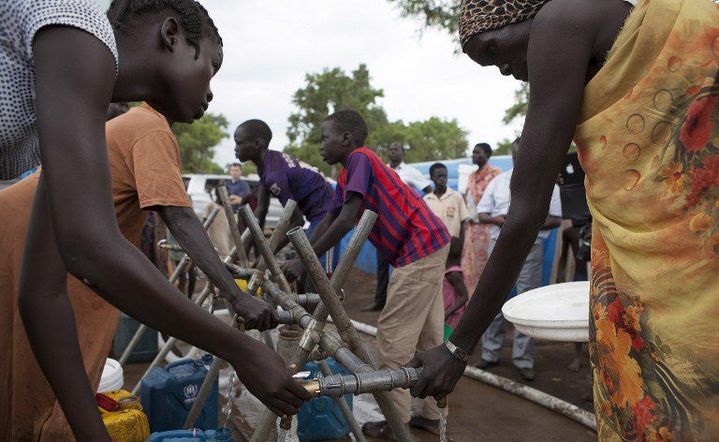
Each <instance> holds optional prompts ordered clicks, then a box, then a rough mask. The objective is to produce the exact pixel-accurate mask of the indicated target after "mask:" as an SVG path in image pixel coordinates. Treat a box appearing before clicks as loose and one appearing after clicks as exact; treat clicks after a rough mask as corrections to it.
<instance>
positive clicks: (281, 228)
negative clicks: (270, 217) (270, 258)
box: [247, 200, 297, 294]
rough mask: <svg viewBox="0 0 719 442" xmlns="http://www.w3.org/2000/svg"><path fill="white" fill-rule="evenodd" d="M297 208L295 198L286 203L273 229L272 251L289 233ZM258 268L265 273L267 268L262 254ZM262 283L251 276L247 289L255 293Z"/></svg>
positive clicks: (270, 244) (271, 237) (258, 261)
mask: <svg viewBox="0 0 719 442" xmlns="http://www.w3.org/2000/svg"><path fill="white" fill-rule="evenodd" d="M296 209H297V202H296V201H295V200H287V204H285V208H284V209H283V210H282V215H280V218H279V220H277V225H276V226H275V229H274V230H273V231H272V235H270V243H269V247H270V251H271V252H274V250H275V249H276V248H277V245H278V244H279V242H280V240H281V239H282V236H283V235H285V234H286V233H287V230H288V229H289V227H290V222H291V221H292V215H293V214H294V212H295V210H296ZM258 224H259V223H258ZM257 270H260V271H262V273H263V274H264V272H265V271H266V270H267V262H266V261H265V260H264V258H263V257H262V256H260V257H258V259H257ZM261 285H262V280H261V279H260V278H258V277H253V278H250V282H249V283H248V284H247V291H248V292H250V293H252V294H254V293H255V292H256V291H257V288H259V287H260V286H261Z"/></svg>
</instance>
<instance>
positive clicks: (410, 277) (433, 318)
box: [377, 247, 448, 422]
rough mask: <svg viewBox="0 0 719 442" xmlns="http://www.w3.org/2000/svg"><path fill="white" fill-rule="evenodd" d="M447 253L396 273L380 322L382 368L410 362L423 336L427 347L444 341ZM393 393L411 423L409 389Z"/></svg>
mask: <svg viewBox="0 0 719 442" xmlns="http://www.w3.org/2000/svg"><path fill="white" fill-rule="evenodd" d="M447 252H448V249H447V248H446V247H445V248H443V249H441V250H438V251H437V252H435V253H433V254H432V255H430V256H428V257H425V258H423V259H420V260H418V261H415V262H413V263H411V264H408V265H406V266H404V267H399V268H397V269H395V270H394V272H393V273H392V277H391V278H390V281H389V286H388V290H387V303H386V305H385V308H384V310H382V313H381V314H380V317H379V320H378V321H377V347H378V350H379V354H380V361H381V368H383V369H390V370H392V369H398V368H400V367H402V366H403V365H404V364H406V363H407V362H409V360H410V359H412V357H413V356H414V354H415V353H416V351H417V349H418V343H419V342H420V337H421V340H422V345H423V346H424V347H426V348H429V347H430V346H431V345H432V344H433V345H435V346H436V345H439V344H440V343H441V342H442V327H443V319H440V321H442V322H441V323H440V322H438V318H439V317H440V312H439V310H438V309H439V308H441V309H442V310H444V308H443V305H442V300H441V293H440V287H441V282H442V278H441V275H442V273H443V271H444V262H445V260H446V258H447ZM441 316H442V318H443V316H444V312H443V311H442V312H441ZM390 394H391V395H392V398H393V400H394V403H395V405H396V407H397V409H398V411H399V414H400V417H401V418H402V420H403V421H404V422H409V420H410V405H411V400H410V394H409V390H406V389H395V390H393V391H391V392H390Z"/></svg>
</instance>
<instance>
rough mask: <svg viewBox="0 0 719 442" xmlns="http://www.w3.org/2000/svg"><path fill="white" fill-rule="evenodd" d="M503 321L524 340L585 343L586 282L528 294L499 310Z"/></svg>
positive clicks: (586, 325) (571, 283)
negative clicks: (538, 339)
mask: <svg viewBox="0 0 719 442" xmlns="http://www.w3.org/2000/svg"><path fill="white" fill-rule="evenodd" d="M502 314H503V315H504V317H505V318H506V319H507V321H509V322H511V323H512V324H514V326H515V327H516V328H517V330H519V331H520V332H522V333H523V334H525V335H527V336H531V337H534V338H542V339H549V340H552V341H564V342H587V341H589V282H588V281H580V282H565V283H562V284H554V285H548V286H545V287H540V288H538V289H534V290H530V291H528V292H524V293H522V294H521V295H518V296H516V297H514V298H512V299H510V300H509V301H507V302H506V303H505V304H504V306H503V307H502Z"/></svg>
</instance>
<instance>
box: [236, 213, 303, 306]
mask: <svg viewBox="0 0 719 442" xmlns="http://www.w3.org/2000/svg"><path fill="white" fill-rule="evenodd" d="M240 217H241V218H242V221H243V222H244V223H245V226H247V230H249V231H250V236H251V238H252V240H253V241H254V243H255V250H259V251H260V255H262V258H264V260H265V262H266V263H267V266H268V268H269V269H270V273H272V276H273V277H274V278H276V279H277V281H278V284H279V286H280V288H282V290H284V291H285V292H286V293H290V292H291V291H292V290H291V289H290V284H289V282H287V278H285V275H284V274H283V273H282V270H280V266H279V265H278V264H277V260H276V259H275V255H273V254H272V252H271V250H270V248H269V246H268V245H267V241H266V240H265V235H264V233H262V229H261V228H260V224H259V223H258V222H257V218H255V215H254V214H253V213H252V209H250V207H249V206H246V205H245V206H242V207H240Z"/></svg>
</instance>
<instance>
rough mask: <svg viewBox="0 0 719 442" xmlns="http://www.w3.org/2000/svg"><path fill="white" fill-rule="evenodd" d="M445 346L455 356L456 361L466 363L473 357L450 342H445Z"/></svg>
mask: <svg viewBox="0 0 719 442" xmlns="http://www.w3.org/2000/svg"><path fill="white" fill-rule="evenodd" d="M444 345H445V346H446V347H447V350H449V352H450V353H451V354H452V356H454V358H455V359H457V360H459V361H462V362H465V363H466V362H469V357H470V356H471V355H470V354H469V353H467V352H466V351H464V350H462V349H461V348H459V347H457V346H456V345H454V344H452V343H451V342H449V341H447V342H445V343H444Z"/></svg>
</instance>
